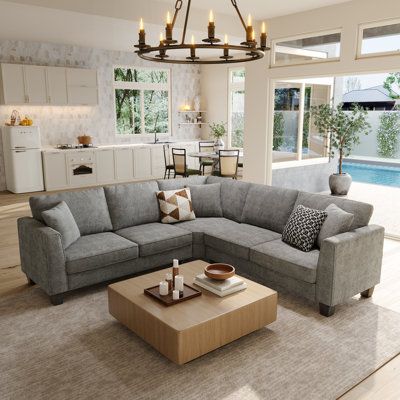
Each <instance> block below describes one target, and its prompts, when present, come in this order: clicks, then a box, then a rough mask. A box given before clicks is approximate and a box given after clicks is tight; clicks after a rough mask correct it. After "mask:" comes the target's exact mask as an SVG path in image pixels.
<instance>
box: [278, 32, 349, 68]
mask: <svg viewBox="0 0 400 400" xmlns="http://www.w3.org/2000/svg"><path fill="white" fill-rule="evenodd" d="M340 39H341V33H340V31H331V32H326V33H324V34H315V35H302V36H296V37H293V38H287V39H280V40H275V41H273V42H272V65H276V66H282V65H293V64H307V63H313V62H326V61H334V60H338V59H339V58H340Z"/></svg>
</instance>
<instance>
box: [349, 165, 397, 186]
mask: <svg viewBox="0 0 400 400" xmlns="http://www.w3.org/2000/svg"><path fill="white" fill-rule="evenodd" d="M343 172H347V173H348V174H350V175H351V176H352V178H353V181H355V182H363V183H372V184H374V185H384V186H394V187H400V165H399V166H398V167H395V166H383V165H374V164H361V163H351V162H344V163H343Z"/></svg>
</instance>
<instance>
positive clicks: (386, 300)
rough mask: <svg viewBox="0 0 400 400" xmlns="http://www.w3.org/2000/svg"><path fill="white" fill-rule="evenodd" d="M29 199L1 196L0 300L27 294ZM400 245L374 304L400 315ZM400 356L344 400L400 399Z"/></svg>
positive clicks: (393, 246) (391, 249)
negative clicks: (24, 256)
mask: <svg viewBox="0 0 400 400" xmlns="http://www.w3.org/2000/svg"><path fill="white" fill-rule="evenodd" d="M28 199H29V195H28V194H27V195H25V194H24V195H15V194H11V193H8V192H0V296H7V295H10V294H12V293H17V292H20V291H23V290H26V288H27V287H28V285H27V282H26V278H25V275H24V274H23V273H22V272H21V269H20V265H19V264H20V261H19V254H18V235H17V225H16V219H17V218H19V217H22V216H29V215H30V210H29V205H28ZM399 260H400V242H398V241H393V240H386V241H385V248H384V260H383V270H382V279H381V283H380V285H378V286H377V287H376V289H375V293H374V296H373V298H372V301H373V302H374V303H376V304H378V305H381V306H383V307H386V308H389V309H391V310H393V311H395V312H399V313H400V265H399V264H400V263H399ZM399 376H400V355H398V356H397V357H395V358H393V360H391V361H390V362H388V363H387V364H385V365H384V366H383V367H381V368H380V369H379V370H377V371H375V373H373V374H372V375H370V376H369V377H368V378H367V379H365V380H364V381H362V382H360V383H359V384H358V385H357V386H355V387H354V388H353V389H351V390H350V391H349V392H347V393H346V394H345V395H344V396H342V397H341V400H360V399H362V400H378V399H379V400H383V399H384V400H398V399H400V379H399Z"/></svg>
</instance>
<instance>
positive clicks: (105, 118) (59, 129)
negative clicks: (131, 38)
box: [0, 40, 201, 190]
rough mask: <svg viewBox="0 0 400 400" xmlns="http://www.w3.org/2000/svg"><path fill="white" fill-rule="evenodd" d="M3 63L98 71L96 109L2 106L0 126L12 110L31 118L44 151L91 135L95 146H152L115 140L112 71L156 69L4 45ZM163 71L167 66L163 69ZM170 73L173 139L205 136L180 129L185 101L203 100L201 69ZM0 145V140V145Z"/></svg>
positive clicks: (111, 56) (75, 51)
mask: <svg viewBox="0 0 400 400" xmlns="http://www.w3.org/2000/svg"><path fill="white" fill-rule="evenodd" d="M0 62H7V63H16V64H35V65H51V66H68V67H79V68H95V69H97V71H98V85H99V105H98V106H96V107H87V106H85V107H50V106H19V107H12V106H0V124H1V125H3V124H4V122H5V121H6V120H7V119H9V117H10V115H11V112H12V110H13V109H15V108H16V109H18V110H19V111H20V113H21V115H25V114H28V115H29V116H31V117H32V118H33V119H34V121H35V125H38V126H40V130H41V135H42V145H43V146H46V145H55V144H57V143H75V142H76V137H77V136H78V135H79V134H81V133H87V134H89V135H91V136H93V138H94V142H95V143H96V144H122V143H135V142H141V141H151V140H152V139H153V137H152V135H149V138H143V137H135V136H133V135H132V136H131V137H130V136H128V137H125V136H117V135H115V131H116V129H115V118H114V104H113V102H114V95H113V66H115V65H134V66H137V67H140V66H154V65H155V64H154V63H148V62H146V61H144V60H142V59H140V58H139V57H137V56H136V54H134V53H133V52H132V53H128V52H120V51H109V50H102V49H93V48H87V47H79V46H70V45H60V44H50V43H37V42H24V41H13V40H0ZM162 67H164V65H162ZM169 68H170V69H171V86H172V91H171V98H172V135H173V136H174V138H176V139H179V140H182V139H195V138H198V137H200V135H201V131H200V129H199V128H197V127H181V128H179V127H178V115H177V111H178V110H179V107H180V106H181V105H182V104H184V103H186V102H187V101H189V102H192V101H193V100H194V99H195V98H196V97H200V68H199V67H198V66H195V65H193V66H190V65H189V66H186V65H174V64H171V65H170V66H169ZM0 142H1V140H0ZM0 190H5V177H4V163H3V150H2V145H1V143H0Z"/></svg>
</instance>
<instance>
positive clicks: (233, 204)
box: [207, 176, 251, 222]
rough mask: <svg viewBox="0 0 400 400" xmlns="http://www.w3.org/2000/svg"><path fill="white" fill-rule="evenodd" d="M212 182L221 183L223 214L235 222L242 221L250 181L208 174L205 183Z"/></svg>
mask: <svg viewBox="0 0 400 400" xmlns="http://www.w3.org/2000/svg"><path fill="white" fill-rule="evenodd" d="M213 183H221V206H222V213H223V216H224V217H225V218H228V219H231V220H233V221H236V222H242V214H243V208H244V205H245V202H246V197H247V193H248V191H249V188H250V186H251V183H249V182H243V181H237V180H234V179H230V178H220V177H218V176H209V177H208V178H207V184H213Z"/></svg>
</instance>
